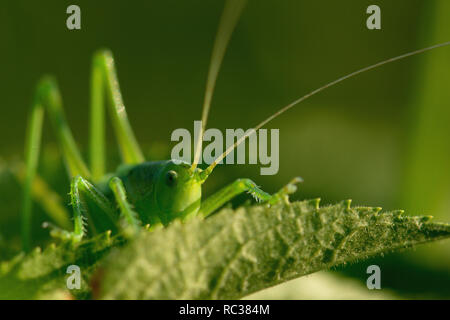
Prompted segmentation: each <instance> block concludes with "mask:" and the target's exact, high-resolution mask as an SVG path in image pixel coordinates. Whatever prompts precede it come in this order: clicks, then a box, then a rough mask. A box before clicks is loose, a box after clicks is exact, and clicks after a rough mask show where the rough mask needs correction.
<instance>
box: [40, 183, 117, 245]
mask: <svg viewBox="0 0 450 320" xmlns="http://www.w3.org/2000/svg"><path fill="white" fill-rule="evenodd" d="M70 198H71V205H72V208H73V220H74V229H73V231H67V230H64V229H61V228H58V227H55V226H53V225H51V224H49V223H45V224H44V227H50V229H51V231H50V235H51V236H52V237H55V238H59V239H61V240H64V241H70V242H72V243H78V242H80V241H81V240H82V239H83V237H84V236H85V234H86V228H85V227H86V220H87V215H88V213H89V211H88V206H87V202H86V201H87V200H88V199H89V200H90V201H92V202H94V203H95V204H96V205H97V206H98V207H99V208H100V209H101V212H103V213H104V214H105V217H107V218H108V219H109V221H111V222H112V221H114V216H115V210H114V208H113V206H112V204H111V202H110V201H109V200H108V199H107V198H106V197H105V195H103V193H101V192H100V191H99V190H98V189H97V188H96V187H94V186H93V185H92V184H91V183H90V182H89V181H87V180H86V179H84V178H83V177H81V176H76V177H74V178H73V179H72V182H71V184H70ZM105 217H102V218H105Z"/></svg>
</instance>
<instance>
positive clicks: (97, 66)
mask: <svg viewBox="0 0 450 320" xmlns="http://www.w3.org/2000/svg"><path fill="white" fill-rule="evenodd" d="M105 94H106V98H107V105H108V111H109V114H110V116H111V120H112V125H113V129H114V131H115V134H116V137H117V140H118V144H119V148H120V152H121V156H122V160H123V162H124V163H126V164H136V163H141V162H144V161H145V159H144V156H143V155H142V151H141V149H140V148H139V145H138V143H137V141H136V138H135V135H134V133H133V130H132V128H131V125H130V123H129V121H128V116H127V113H126V110H125V105H124V103H123V99H122V94H121V93H120V87H119V81H118V79H117V72H116V68H115V66H114V58H113V56H112V54H111V52H110V51H108V50H101V51H99V52H97V53H96V54H95V55H94V59H93V62H92V75H91V133H90V165H91V169H92V176H93V179H94V181H98V180H99V179H101V177H102V176H103V174H104V171H105V164H104V163H105V145H104V128H105V124H104V121H105V120H104V105H105V101H104V100H105V99H104V98H105Z"/></svg>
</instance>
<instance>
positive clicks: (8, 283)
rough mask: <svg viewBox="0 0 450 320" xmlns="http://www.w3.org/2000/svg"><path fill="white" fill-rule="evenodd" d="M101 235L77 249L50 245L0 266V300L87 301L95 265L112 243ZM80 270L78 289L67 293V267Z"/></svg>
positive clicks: (67, 245) (69, 246) (113, 240)
mask: <svg viewBox="0 0 450 320" xmlns="http://www.w3.org/2000/svg"><path fill="white" fill-rule="evenodd" d="M109 234H110V233H109V232H105V233H103V234H101V235H99V236H97V237H95V238H92V239H90V240H87V241H84V242H82V243H81V244H80V245H79V246H78V247H77V248H74V247H72V246H71V245H70V244H62V245H60V246H55V245H50V246H48V247H47V248H46V249H45V250H43V251H42V250H41V249H40V248H39V247H37V248H36V249H35V250H34V251H33V252H31V253H29V254H27V255H25V254H23V253H21V254H19V255H17V256H16V257H15V258H14V259H12V260H11V261H8V262H2V263H0V300H5V299H71V298H73V297H74V296H75V297H77V298H86V297H89V295H90V293H91V290H92V288H91V287H90V278H91V275H92V273H93V272H94V270H95V269H96V264H97V262H98V261H99V259H100V258H101V257H103V256H104V255H105V253H107V252H108V251H109V249H110V247H111V245H112V244H113V243H114V242H116V243H117V240H115V239H114V238H110V236H109ZM73 264H74V265H77V266H79V267H80V269H81V280H82V281H81V288H80V289H79V290H71V291H69V290H68V289H67V286H66V281H67V277H68V274H67V273H66V270H67V267H68V266H70V265H73Z"/></svg>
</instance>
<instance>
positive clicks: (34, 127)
mask: <svg viewBox="0 0 450 320" xmlns="http://www.w3.org/2000/svg"><path fill="white" fill-rule="evenodd" d="M45 111H47V112H48V115H49V117H50V120H51V122H52V125H53V128H54V131H55V133H56V137H57V139H58V144H59V146H60V147H61V150H62V154H63V157H64V161H65V164H66V168H67V172H68V175H69V176H70V177H73V176H76V175H78V174H80V175H83V176H86V177H89V176H90V172H89V170H88V169H87V167H86V165H85V164H84V162H83V159H82V158H81V154H80V152H79V151H78V148H77V146H76V144H75V140H74V139H73V136H72V133H71V131H70V128H69V126H68V124H67V121H66V119H65V116H64V111H63V108H62V99H61V95H60V93H59V89H58V86H57V84H56V82H55V80H53V78H51V77H49V76H46V77H43V78H42V79H41V81H39V83H38V86H37V88H36V92H35V96H34V100H33V104H32V107H31V114H30V118H29V122H28V127H27V135H26V143H25V162H26V167H25V177H24V187H23V192H22V221H21V223H22V226H21V229H22V230H21V233H22V234H21V237H22V246H23V249H24V250H25V251H28V250H29V248H30V242H31V241H30V239H31V212H32V186H33V184H34V180H35V176H36V170H37V165H38V160H39V152H40V146H41V136H42V124H43V122H44V112H45Z"/></svg>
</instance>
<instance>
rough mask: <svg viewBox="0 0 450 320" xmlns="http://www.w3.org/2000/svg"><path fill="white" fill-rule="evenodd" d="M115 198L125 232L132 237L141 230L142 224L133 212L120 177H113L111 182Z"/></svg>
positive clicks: (110, 185)
mask: <svg viewBox="0 0 450 320" xmlns="http://www.w3.org/2000/svg"><path fill="white" fill-rule="evenodd" d="M109 187H110V188H111V190H112V192H113V194H114V198H115V199H116V202H117V204H118V205H119V209H120V214H121V218H122V221H123V230H124V232H125V234H126V235H132V234H134V233H135V232H136V231H138V230H139V227H140V225H141V222H140V220H139V218H138V214H137V213H136V212H135V211H134V210H133V207H132V205H131V204H130V203H129V202H128V200H127V193H126V190H125V187H124V185H123V182H122V180H120V178H118V177H113V178H111V180H110V181H109Z"/></svg>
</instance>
